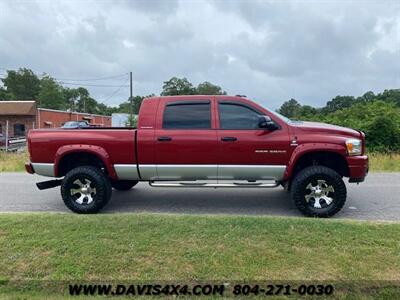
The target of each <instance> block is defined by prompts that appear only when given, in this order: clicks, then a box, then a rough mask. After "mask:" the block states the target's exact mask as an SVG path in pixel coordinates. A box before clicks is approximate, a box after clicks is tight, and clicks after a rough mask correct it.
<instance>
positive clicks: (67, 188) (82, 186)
mask: <svg viewBox="0 0 400 300" xmlns="http://www.w3.org/2000/svg"><path fill="white" fill-rule="evenodd" d="M111 194H112V189H111V184H110V181H109V179H108V178H107V177H106V175H105V174H104V173H103V172H102V171H101V170H100V169H98V168H95V167H92V166H82V167H77V168H74V169H72V170H71V171H69V172H68V173H67V174H66V175H65V177H64V179H63V181H62V184H61V196H62V198H63V200H64V203H65V205H66V206H67V207H68V208H69V209H70V210H72V211H73V212H76V213H79V214H91V213H96V212H98V211H99V210H100V209H102V208H103V207H104V206H105V205H106V204H107V202H108V201H109V200H110V198H111Z"/></svg>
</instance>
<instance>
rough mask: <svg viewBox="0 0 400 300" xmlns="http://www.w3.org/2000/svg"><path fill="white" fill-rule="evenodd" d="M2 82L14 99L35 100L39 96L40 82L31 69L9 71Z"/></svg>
mask: <svg viewBox="0 0 400 300" xmlns="http://www.w3.org/2000/svg"><path fill="white" fill-rule="evenodd" d="M2 81H3V84H4V86H5V88H6V90H7V93H8V94H9V95H11V98H12V99H16V100H35V99H37V97H38V95H39V92H40V80H39V78H38V77H37V76H36V75H35V74H34V73H33V72H32V70H30V69H26V68H21V69H19V70H18V71H14V70H7V76H6V77H5V78H4V79H2Z"/></svg>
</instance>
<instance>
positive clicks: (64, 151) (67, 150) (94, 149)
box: [54, 144, 117, 179]
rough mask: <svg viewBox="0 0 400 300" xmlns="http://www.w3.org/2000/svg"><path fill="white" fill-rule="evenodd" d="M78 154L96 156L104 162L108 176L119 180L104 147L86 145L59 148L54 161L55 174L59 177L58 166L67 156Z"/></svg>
mask: <svg viewBox="0 0 400 300" xmlns="http://www.w3.org/2000/svg"><path fill="white" fill-rule="evenodd" d="M78 152H86V153H90V154H93V155H95V156H96V157H97V158H99V159H100V160H101V161H102V162H103V164H104V166H105V168H106V169H107V172H108V175H109V176H110V177H111V178H112V179H117V174H116V172H115V170H114V166H113V164H112V163H111V157H110V155H109V154H108V153H107V151H106V150H105V149H104V148H103V147H100V146H94V145H86V144H73V145H64V146H61V147H60V148H58V150H57V152H56V155H55V159H54V174H55V175H56V176H58V166H59V164H60V161H61V160H62V159H63V158H64V157H65V156H66V155H68V154H71V153H78Z"/></svg>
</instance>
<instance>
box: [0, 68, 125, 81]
mask: <svg viewBox="0 0 400 300" xmlns="http://www.w3.org/2000/svg"><path fill="white" fill-rule="evenodd" d="M19 69H20V68H18V69H16V68H8V69H5V68H0V70H4V71H16V72H18V70H19ZM27 69H29V68H27ZM29 70H31V71H32V72H33V73H34V74H35V75H36V76H38V77H41V78H42V77H44V76H46V75H48V76H50V77H51V78H53V79H55V80H57V81H64V80H65V81H77V82H80V81H98V80H107V79H114V78H120V77H124V76H126V75H128V73H123V74H118V75H112V76H105V77H95V78H86V79H85V78H76V79H75V78H59V77H57V76H51V74H49V73H47V72H42V73H41V74H40V73H39V72H35V71H33V70H32V69H29ZM4 75H6V74H4Z"/></svg>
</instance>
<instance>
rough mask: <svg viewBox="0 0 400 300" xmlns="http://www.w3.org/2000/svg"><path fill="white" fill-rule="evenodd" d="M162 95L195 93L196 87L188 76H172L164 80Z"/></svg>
mask: <svg viewBox="0 0 400 300" xmlns="http://www.w3.org/2000/svg"><path fill="white" fill-rule="evenodd" d="M162 88H163V90H162V92H161V96H175V95H194V94H195V93H196V89H195V88H194V87H193V84H191V83H190V82H189V81H188V80H187V79H186V78H177V77H172V78H171V79H170V80H168V81H164V84H163V87H162Z"/></svg>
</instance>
